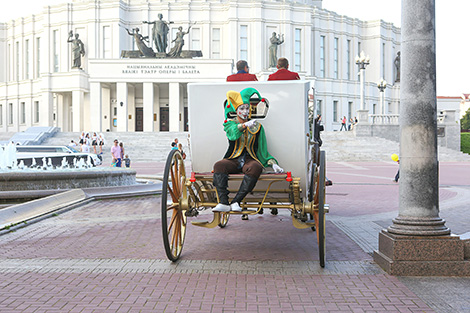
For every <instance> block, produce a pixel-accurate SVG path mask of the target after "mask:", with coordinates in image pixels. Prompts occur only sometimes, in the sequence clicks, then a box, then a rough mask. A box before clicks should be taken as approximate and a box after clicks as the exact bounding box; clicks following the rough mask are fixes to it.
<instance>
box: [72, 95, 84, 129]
mask: <svg viewBox="0 0 470 313" xmlns="http://www.w3.org/2000/svg"><path fill="white" fill-rule="evenodd" d="M83 98H84V95H83V91H80V90H74V91H72V110H73V122H72V125H73V131H74V132H81V131H83V129H82V128H83V118H82V115H83V113H82V112H83Z"/></svg>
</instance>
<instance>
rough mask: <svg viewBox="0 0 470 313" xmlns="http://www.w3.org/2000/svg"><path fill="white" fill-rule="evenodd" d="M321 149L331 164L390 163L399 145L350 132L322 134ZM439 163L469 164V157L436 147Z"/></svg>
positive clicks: (398, 149)
mask: <svg viewBox="0 0 470 313" xmlns="http://www.w3.org/2000/svg"><path fill="white" fill-rule="evenodd" d="M321 139H322V141H323V145H322V147H321V148H322V149H323V150H325V151H326V158H327V160H328V161H331V162H363V161H388V162H392V160H391V158H390V157H391V155H392V154H393V153H396V154H398V155H399V154H400V144H399V143H398V142H396V141H391V140H387V139H383V138H379V137H355V136H354V133H353V132H352V131H341V132H339V131H333V132H322V133H321ZM438 153H439V161H441V162H462V161H467V162H470V155H468V154H465V153H462V152H460V151H456V150H452V149H449V148H445V147H438Z"/></svg>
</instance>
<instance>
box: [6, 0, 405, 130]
mask: <svg viewBox="0 0 470 313" xmlns="http://www.w3.org/2000/svg"><path fill="white" fill-rule="evenodd" d="M159 14H162V15H163V20H165V21H168V22H171V23H169V28H170V30H169V34H168V37H169V40H168V43H169V44H168V48H167V52H168V51H169V50H170V48H171V46H172V43H171V41H172V40H173V39H174V38H175V35H176V32H177V29H178V27H179V26H182V27H183V29H184V30H185V31H186V30H187V29H188V27H189V26H191V29H190V31H189V33H188V34H187V35H185V37H184V46H183V50H200V51H202V57H198V58H192V59H185V58H126V57H121V56H122V55H124V52H123V51H129V50H131V51H132V50H137V45H136V42H135V40H134V37H132V36H130V35H129V34H128V31H127V30H126V29H129V30H130V31H132V29H135V28H139V29H140V32H141V34H142V35H143V36H149V41H148V45H149V46H150V47H152V48H153V49H154V50H155V51H156V47H155V43H154V42H153V40H152V24H150V23H143V21H147V22H152V21H156V20H158V15H159ZM70 32H72V33H73V34H74V35H75V34H78V35H79V37H78V38H79V40H80V41H81V42H82V43H83V46H84V50H85V51H84V56H83V57H81V58H80V61H81V64H80V65H81V66H80V67H81V68H76V67H75V68H73V66H74V60H73V57H72V48H73V47H72V46H73V44H72V43H70V42H68V41H69V38H70V37H69V35H70ZM273 32H275V33H276V34H282V35H283V36H284V43H282V44H281V45H279V46H278V49H277V57H286V58H287V59H289V61H290V67H289V69H290V70H293V71H296V72H298V73H299V74H300V76H301V78H302V79H305V80H311V81H313V83H312V86H315V105H316V106H317V112H318V113H320V114H322V116H323V121H324V124H325V127H326V130H337V129H339V127H340V125H341V122H340V120H341V117H343V116H346V117H347V118H348V119H349V118H353V117H354V116H356V111H357V110H358V109H359V108H360V103H359V102H360V97H359V95H360V88H361V86H360V83H359V78H358V67H357V65H356V64H355V57H356V56H357V55H358V54H359V53H360V52H361V51H364V52H365V53H366V54H367V55H369V56H370V65H369V66H368V67H367V69H366V71H365V100H364V101H365V108H366V109H368V110H369V112H370V113H371V114H384V113H385V114H387V113H394V114H398V112H399V84H398V83H394V81H395V78H396V75H397V73H396V67H395V63H394V60H395V57H396V55H397V52H398V51H399V50H400V29H399V28H397V27H395V26H394V25H393V24H390V23H386V22H384V21H367V22H366V21H361V20H358V19H354V18H350V17H347V16H342V15H338V14H336V13H334V12H331V11H328V10H326V9H324V8H322V2H321V0H283V1H280V0H256V1H254V0H237V1H226V0H181V1H168V0H161V1H150V0H101V1H92V0H73V1H72V2H71V3H64V4H61V5H54V6H48V7H44V9H43V10H42V11H41V12H38V13H37V14H35V15H30V16H25V17H22V18H18V19H15V20H11V21H7V22H6V23H0V65H1V68H2V69H3V70H2V71H0V131H5V132H17V131H23V130H25V129H26V128H28V127H30V126H58V127H61V129H62V130H63V131H76V132H78V131H82V130H86V131H98V132H105V131H111V132H113V131H147V132H158V131H184V130H187V125H188V119H187V84H188V83H191V82H222V81H225V78H226V77H227V76H228V75H230V74H232V73H233V72H236V68H235V67H234V64H235V63H236V61H237V60H240V59H243V60H247V61H248V63H249V65H250V72H251V73H254V74H256V75H257V77H258V80H266V79H267V77H268V75H269V74H271V73H272V72H274V71H275V69H274V68H270V67H269V45H270V41H269V39H270V37H271V34H272V33H273ZM381 78H384V79H385V80H386V81H387V82H389V85H388V88H387V89H386V90H385V92H384V101H383V102H381V100H380V92H379V90H378V88H377V82H378V81H379V80H380V79H381ZM381 103H383V105H381Z"/></svg>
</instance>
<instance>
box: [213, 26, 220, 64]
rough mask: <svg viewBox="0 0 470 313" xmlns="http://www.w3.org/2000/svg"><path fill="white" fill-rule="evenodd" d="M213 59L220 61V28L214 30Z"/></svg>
mask: <svg viewBox="0 0 470 313" xmlns="http://www.w3.org/2000/svg"><path fill="white" fill-rule="evenodd" d="M212 58H213V59H220V28H213V29H212Z"/></svg>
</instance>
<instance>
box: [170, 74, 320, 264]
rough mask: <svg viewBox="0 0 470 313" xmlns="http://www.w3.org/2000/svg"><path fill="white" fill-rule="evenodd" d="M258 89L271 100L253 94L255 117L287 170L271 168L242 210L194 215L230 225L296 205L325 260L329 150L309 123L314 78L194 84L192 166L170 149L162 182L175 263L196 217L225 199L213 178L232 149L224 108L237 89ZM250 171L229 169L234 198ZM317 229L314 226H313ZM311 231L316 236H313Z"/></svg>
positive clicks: (296, 217)
mask: <svg viewBox="0 0 470 313" xmlns="http://www.w3.org/2000/svg"><path fill="white" fill-rule="evenodd" d="M247 87H253V88H255V89H257V90H258V91H259V93H260V94H261V96H262V98H263V99H259V98H257V97H252V98H251V99H250V103H251V108H252V111H251V117H252V118H255V119H257V120H258V121H260V122H261V124H262V125H263V127H264V129H265V131H266V140H267V146H268V150H269V152H270V154H271V155H273V156H274V157H275V158H276V159H277V161H278V162H279V164H280V165H281V167H283V168H284V171H285V172H284V173H274V171H271V170H270V168H267V169H265V172H263V173H262V174H261V176H260V178H259V180H258V182H257V184H256V186H255V188H254V189H253V190H252V192H251V193H250V194H248V195H247V196H246V197H245V199H244V200H243V201H242V202H241V203H240V206H241V208H242V212H233V211H231V212H213V213H211V215H208V214H204V216H211V217H212V220H211V221H192V222H191V224H192V225H195V226H200V227H207V228H213V227H221V228H224V227H225V226H226V225H227V223H228V222H229V218H230V216H231V215H240V214H248V215H252V214H258V213H259V212H260V211H261V210H262V209H278V210H281V209H285V210H289V211H290V215H291V218H292V224H293V226H294V227H296V228H299V229H312V230H314V231H315V232H316V238H317V241H318V248H319V249H318V250H319V259H320V265H321V266H322V267H324V266H325V253H326V250H325V213H326V212H327V211H328V206H327V205H325V178H326V177H325V167H326V163H325V152H324V151H320V149H319V146H318V144H317V143H316V142H314V140H313V129H312V128H313V127H314V126H313V125H311V123H309V110H308V93H309V90H310V83H309V82H306V81H277V82H276V81H274V82H236V83H216V84H214V83H196V84H190V85H188V99H189V100H188V101H189V103H188V107H189V120H190V128H189V129H190V136H189V152H190V155H191V169H190V170H188V169H187V168H186V166H185V161H184V160H183V156H182V155H181V153H180V152H179V151H178V150H172V151H171V152H170V154H169V155H168V158H167V161H166V166H165V170H164V176H163V186H162V197H161V201H162V202H161V203H162V211H161V214H162V216H161V220H162V231H163V242H164V246H165V252H166V255H167V257H168V259H170V260H171V261H176V260H178V259H179V257H180V255H181V252H182V249H183V244H184V239H185V235H186V226H187V220H188V218H191V219H192V218H194V217H196V216H198V215H199V213H200V212H201V211H204V210H210V209H212V208H214V207H215V206H216V205H217V203H218V195H217V190H216V188H214V186H213V184H212V178H213V174H212V169H213V165H214V163H215V162H217V161H218V160H220V159H222V157H223V156H224V153H225V152H226V150H227V146H228V144H227V137H226V135H225V132H224V130H223V126H222V124H223V120H224V106H225V100H226V93H227V91H229V90H235V91H240V90H242V89H244V88H247ZM242 179H243V174H230V175H229V188H228V190H229V192H230V195H231V196H233V195H234V193H236V192H237V190H238V186H239V185H240V182H241V181H242ZM310 232H311V230H310ZM307 236H309V234H307Z"/></svg>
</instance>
